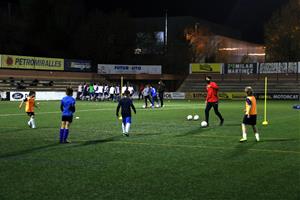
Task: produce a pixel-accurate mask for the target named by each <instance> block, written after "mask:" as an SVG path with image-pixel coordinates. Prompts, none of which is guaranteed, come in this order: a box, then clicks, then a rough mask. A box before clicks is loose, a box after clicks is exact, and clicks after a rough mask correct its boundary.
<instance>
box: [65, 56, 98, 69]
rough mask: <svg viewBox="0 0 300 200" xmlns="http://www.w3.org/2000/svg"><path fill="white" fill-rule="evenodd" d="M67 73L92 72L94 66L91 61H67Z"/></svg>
mask: <svg viewBox="0 0 300 200" xmlns="http://www.w3.org/2000/svg"><path fill="white" fill-rule="evenodd" d="M65 71H69V72H91V71H92V64H91V61H89V60H70V59H65Z"/></svg>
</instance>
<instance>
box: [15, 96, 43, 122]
mask: <svg viewBox="0 0 300 200" xmlns="http://www.w3.org/2000/svg"><path fill="white" fill-rule="evenodd" d="M24 103H25V112H26V113H27V115H28V116H29V117H30V119H29V121H28V126H29V127H30V128H36V126H35V120H34V107H37V108H39V107H38V106H37V105H36V104H35V91H30V92H29V95H28V96H27V97H26V98H25V99H23V101H22V102H21V103H20V105H19V109H21V108H22V106H23V104H24Z"/></svg>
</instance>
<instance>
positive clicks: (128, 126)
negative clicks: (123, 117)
mask: <svg viewBox="0 0 300 200" xmlns="http://www.w3.org/2000/svg"><path fill="white" fill-rule="evenodd" d="M129 129H130V123H126V127H125V131H126V133H128V132H129Z"/></svg>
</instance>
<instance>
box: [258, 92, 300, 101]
mask: <svg viewBox="0 0 300 200" xmlns="http://www.w3.org/2000/svg"><path fill="white" fill-rule="evenodd" d="M256 98H257V99H264V98H265V95H264V94H263V93H258V94H256ZM267 99H271V100H272V99H273V100H299V94H298V93H269V94H267Z"/></svg>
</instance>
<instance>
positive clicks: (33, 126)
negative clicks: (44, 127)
mask: <svg viewBox="0 0 300 200" xmlns="http://www.w3.org/2000/svg"><path fill="white" fill-rule="evenodd" d="M30 122H31V127H32V128H35V120H34V117H33V116H31V117H30Z"/></svg>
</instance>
